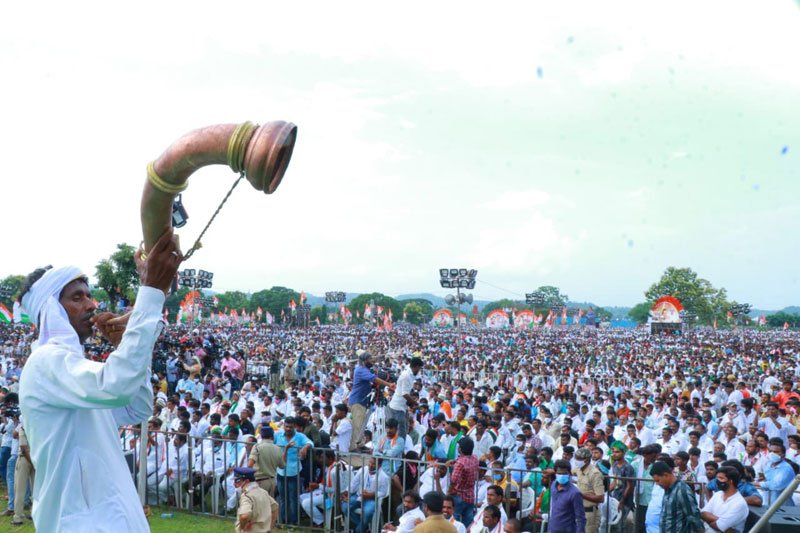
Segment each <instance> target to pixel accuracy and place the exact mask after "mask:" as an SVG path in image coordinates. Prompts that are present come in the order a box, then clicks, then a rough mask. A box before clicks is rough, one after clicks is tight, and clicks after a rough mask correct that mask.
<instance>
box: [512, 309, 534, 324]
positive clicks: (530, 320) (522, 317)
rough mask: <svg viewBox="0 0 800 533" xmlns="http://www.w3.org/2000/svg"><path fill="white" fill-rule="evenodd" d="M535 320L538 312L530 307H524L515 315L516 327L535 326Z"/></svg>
mask: <svg viewBox="0 0 800 533" xmlns="http://www.w3.org/2000/svg"><path fill="white" fill-rule="evenodd" d="M534 322H536V314H535V313H534V312H533V311H531V310H529V309H523V310H522V311H519V312H518V313H517V314H516V315H515V316H514V327H515V328H530V327H533V324H534Z"/></svg>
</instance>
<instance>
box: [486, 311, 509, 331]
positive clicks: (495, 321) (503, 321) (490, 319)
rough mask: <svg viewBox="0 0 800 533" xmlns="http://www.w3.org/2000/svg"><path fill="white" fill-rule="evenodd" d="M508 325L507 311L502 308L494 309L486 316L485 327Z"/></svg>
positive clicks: (497, 327) (504, 326)
mask: <svg viewBox="0 0 800 533" xmlns="http://www.w3.org/2000/svg"><path fill="white" fill-rule="evenodd" d="M508 325H509V320H508V313H506V312H505V311H503V310H502V309H495V310H494V311H492V312H491V313H489V315H488V316H487V317H486V327H487V328H492V329H501V328H507V327H508Z"/></svg>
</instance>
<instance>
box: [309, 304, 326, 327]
mask: <svg viewBox="0 0 800 533" xmlns="http://www.w3.org/2000/svg"><path fill="white" fill-rule="evenodd" d="M329 312H330V311H328V306H327V305H315V306H314V307H312V308H311V313H309V321H310V322H312V323H314V324H316V319H318V318H319V323H320V324H327V323H328V313H329Z"/></svg>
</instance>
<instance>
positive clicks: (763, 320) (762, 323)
mask: <svg viewBox="0 0 800 533" xmlns="http://www.w3.org/2000/svg"><path fill="white" fill-rule="evenodd" d="M758 325H759V326H766V325H767V318H766V317H765V316H764V315H761V316H760V317H758Z"/></svg>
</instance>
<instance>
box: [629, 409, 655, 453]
mask: <svg viewBox="0 0 800 533" xmlns="http://www.w3.org/2000/svg"><path fill="white" fill-rule="evenodd" d="M633 425H634V426H636V436H637V437H639V440H640V441H642V447H645V446H650V445H651V444H653V443H654V442H655V441H656V436H655V435H654V434H653V430H651V429H650V428H648V427H646V426H645V425H644V417H642V416H637V417H636V421H635V422H634V424H633Z"/></svg>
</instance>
